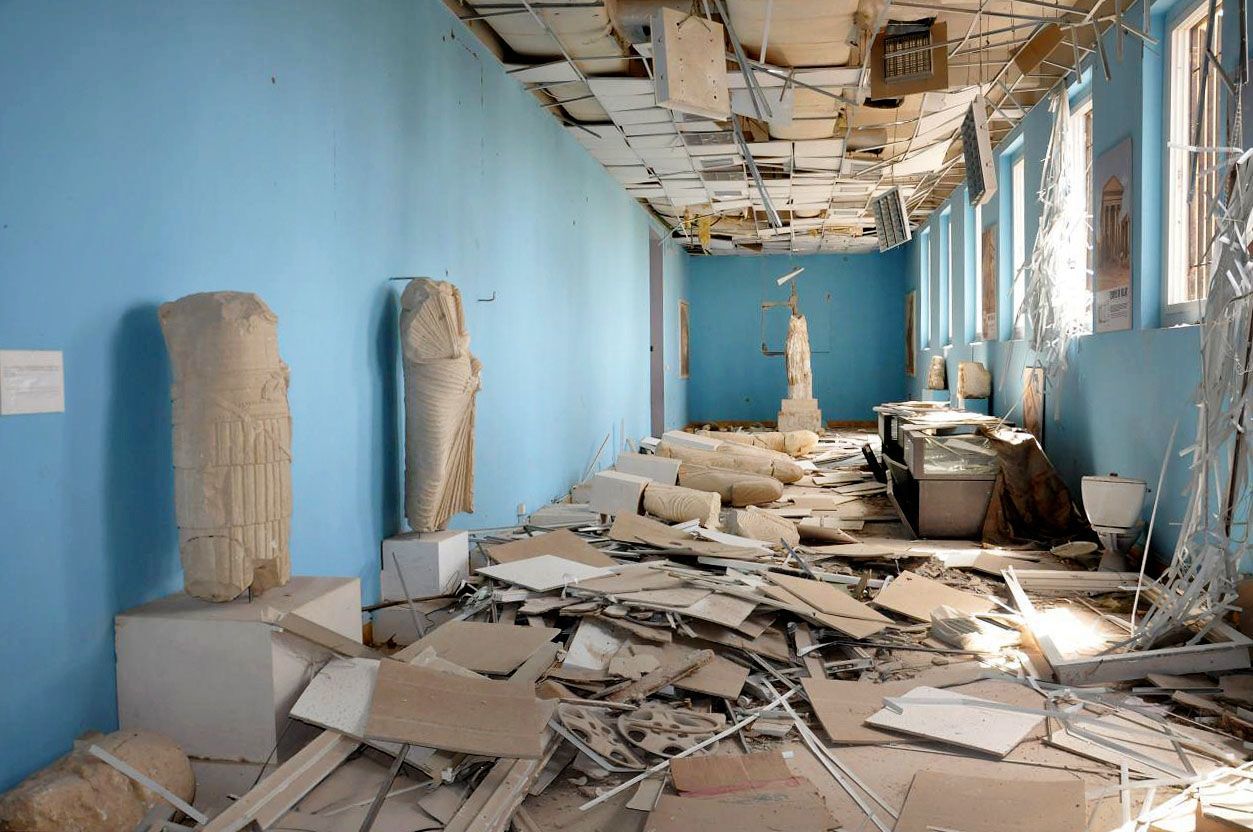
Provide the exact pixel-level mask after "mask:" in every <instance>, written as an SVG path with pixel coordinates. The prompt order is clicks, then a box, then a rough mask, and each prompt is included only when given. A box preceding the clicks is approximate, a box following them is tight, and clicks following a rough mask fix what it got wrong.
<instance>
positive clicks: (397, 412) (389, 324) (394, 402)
mask: <svg viewBox="0 0 1253 832" xmlns="http://www.w3.org/2000/svg"><path fill="white" fill-rule="evenodd" d="M404 285H405V284H403V283H400V282H399V281H397V282H396V284H395V285H391V284H388V285H384V286H383V287H381V288H380V289H379V290H378V299H377V301H376V304H377V310H376V312H375V314H374V332H373V333H372V335H373V338H372V340H373V343H374V362H373V363H374V365H375V370H376V374H377V378H378V380H379V383H378V385H377V388H376V391H375V396H374V410H375V418H374V423H375V431H376V434H377V435H376V439H377V442H378V452H377V453H375V454H374V458H373V460H372V463H373V468H374V470H373V472H372V473H373V476H372V477H371V482H375V483H379V487H380V493H379V500H378V517H377V523H378V526H377V535H378V539H380V540H382V539H383V538H385V537H390V536H392V535H394V534H396V533H397V532H399V531H401V530H402V529H403V528H404V519H403V517H404V511H403V496H402V495H403V474H404V441H403V427H402V419H403V416H402V414H403V413H404V394H403V392H402V391H403V389H404V388H403V385H402V381H401V374H400V373H401V370H400V297H399V295H398V293H397V291H396V287H397V286H402V287H403V286H404Z"/></svg>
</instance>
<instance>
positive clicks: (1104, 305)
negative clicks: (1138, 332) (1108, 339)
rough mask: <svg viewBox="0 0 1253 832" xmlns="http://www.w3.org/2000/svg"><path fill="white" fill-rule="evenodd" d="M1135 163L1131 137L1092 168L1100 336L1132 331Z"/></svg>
mask: <svg viewBox="0 0 1253 832" xmlns="http://www.w3.org/2000/svg"><path fill="white" fill-rule="evenodd" d="M1132 161H1133V159H1132V155H1131V137H1130V136H1128V137H1127V138H1125V139H1123V140H1122V141H1121V142H1119V143H1118V144H1116V145H1114V146H1113V147H1111V148H1110V149H1109V150H1107V151H1105V152H1104V153H1102V154H1101V155H1100V156H1099V157H1097V159H1096V161H1095V162H1094V163H1093V165H1092V185H1093V187H1092V199H1093V201H1094V202H1095V203H1096V204H1095V205H1093V206H1092V217H1093V225H1094V228H1093V230H1094V238H1095V240H1096V244H1095V247H1096V256H1095V257H1094V258H1093V260H1094V264H1093V271H1094V272H1095V273H1096V274H1095V280H1094V281H1093V290H1094V292H1095V293H1096V297H1095V298H1094V303H1093V305H1094V306H1095V307H1096V325H1095V330H1096V331H1097V332H1114V331H1116V330H1120V329H1131V297H1132V292H1131V281H1132V274H1131V204H1132V203H1131V193H1132V167H1131V165H1132Z"/></svg>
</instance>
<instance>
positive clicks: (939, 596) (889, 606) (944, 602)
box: [874, 572, 996, 622]
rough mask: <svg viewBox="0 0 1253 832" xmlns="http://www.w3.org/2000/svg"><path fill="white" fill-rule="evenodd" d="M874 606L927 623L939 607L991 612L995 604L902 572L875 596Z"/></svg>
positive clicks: (972, 612)
mask: <svg viewBox="0 0 1253 832" xmlns="http://www.w3.org/2000/svg"><path fill="white" fill-rule="evenodd" d="M874 605H875V606H876V607H881V608H882V609H885V610H891V611H892V612H895V613H900V614H901V615H903V616H905V617H906V618H912V619H914V620H915V621H925V622H930V621H931V612H932V610H934V609H935V608H936V607H940V606H947V607H952V608H953V609H955V610H959V611H961V612H966V613H971V614H976V613H983V612H990V611H991V610H993V609H995V607H996V604H994V603H993V602H992V600H991V599H990V598H985V597H983V596H981V595H975V594H974V593H972V592H962V591H961V590H960V589H954V588H953V587H951V586H949V585H947V584H942V583H940V582H939V581H933V580H931V579H930V578H924V577H923V576H922V575H919V574H917V573H914V572H902V573H901V575H900V577H899V578H897V579H896V580H895V581H892V583H890V584H888V586H887V588H886V589H884V590H882V591H881V592H880V593H879V594H878V595H877V596H875V599H874Z"/></svg>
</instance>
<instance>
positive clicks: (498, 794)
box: [444, 731, 561, 832]
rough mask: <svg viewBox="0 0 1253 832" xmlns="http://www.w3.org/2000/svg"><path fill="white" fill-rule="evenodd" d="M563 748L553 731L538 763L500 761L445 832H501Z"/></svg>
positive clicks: (451, 820) (529, 761) (450, 822)
mask: <svg viewBox="0 0 1253 832" xmlns="http://www.w3.org/2000/svg"><path fill="white" fill-rule="evenodd" d="M559 745H561V742H560V741H559V740H558V739H556V735H555V734H553V733H552V732H551V731H550V732H547V734H546V736H545V739H544V749H543V753H542V754H541V756H540V757H538V758H536V759H534V760H511V759H502V760H497V761H496V764H495V765H493V766H492V769H491V771H489V772H488V773H487V776H486V777H484V778H483V780H482V781H481V782H480V783H479V785H478V787H477V788H475V790H474V791H473V792H471V793H470V796H469V797H468V798H467V799H466V801H465V802H464V803H463V804H462V805H461V808H460V809H458V810H457V813H456V814H454V815H453V816H452V818H451V819H449V821H448V823H447V824H445V826H444V832H501V830H503V829H504V828H505V827H506V826H507V825H508V823H509V819H510V818H511V817H512V816H513V813H514V811H515V810H517V808H518V807H519V806H520V805H521V804H522V801H523V800H524V799H525V798H526V796H527V791H528V790H529V789H530V788H531V784H532V783H534V782H535V778H536V777H538V776H539V773H540V772H541V771H543V770H544V766H545V765H546V764H547V763H548V759H549V758H550V757H552V755H553V752H555V751H556V750H557V747H558V746H559Z"/></svg>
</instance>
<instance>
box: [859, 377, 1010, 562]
mask: <svg viewBox="0 0 1253 832" xmlns="http://www.w3.org/2000/svg"><path fill="white" fill-rule="evenodd" d="M915 404H916V403H913V402H903V403H900V404H888V405H880V406H879V407H877V408H875V410H876V411H877V412H878V414H879V432H880V439H881V440H882V446H883V458H884V462H885V464H886V467H887V469H888V496H889V497H891V499H892V503H893V504H894V505H895V506H896V510H897V513H898V514H899V515H900V516H901V520H902V521H903V522H904V523H905V524H906V525H907V526H909V528H910V530H911V531H912V532H913V533H914V534H915V535H917V536H919V537H935V538H973V537H978V536H979V534H980V533H981V531H982V528H983V517H984V515H985V514H986V513H987V506H988V500H989V499H990V497H991V495H992V484H993V482H994V481H995V480H996V473H997V470H998V468H999V463H998V461H997V455H996V451H995V450H994V449H993V448H992V446H991V442H990V440H989V439H988V438H987V437H986V436H983V435H982V434H981V433H980V432H979V428H980V426H982V425H984V424H988V423H995V422H998V420H996V419H994V418H991V417H988V416H985V415H982V414H977V413H965V412H964V411H960V410H952V409H950V408H947V407H945V408H936V407H934V406H928V407H925V408H919V407H915V406H914V405H915Z"/></svg>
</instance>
